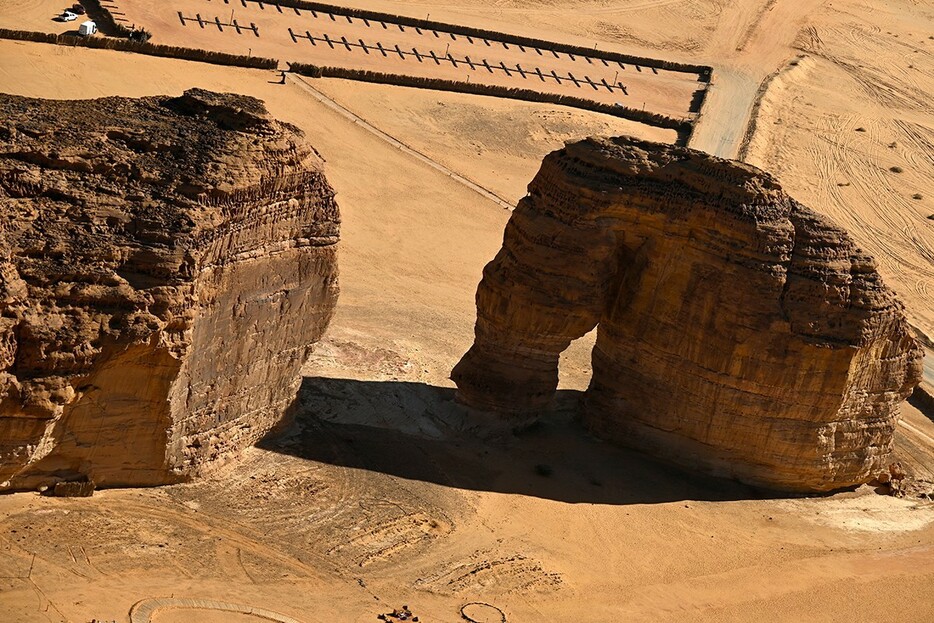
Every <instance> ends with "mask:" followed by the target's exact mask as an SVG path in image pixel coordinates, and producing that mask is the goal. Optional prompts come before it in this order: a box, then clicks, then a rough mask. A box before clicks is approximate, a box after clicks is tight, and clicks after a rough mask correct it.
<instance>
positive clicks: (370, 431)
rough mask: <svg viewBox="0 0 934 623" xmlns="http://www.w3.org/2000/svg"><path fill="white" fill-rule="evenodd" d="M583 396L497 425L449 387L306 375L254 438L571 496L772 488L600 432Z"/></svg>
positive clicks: (305, 451) (636, 497) (337, 460)
mask: <svg viewBox="0 0 934 623" xmlns="http://www.w3.org/2000/svg"><path fill="white" fill-rule="evenodd" d="M579 398H580V392H576V391H561V392H559V393H558V396H557V397H556V400H555V403H554V406H553V408H552V409H550V410H549V411H548V412H546V413H544V414H543V415H542V417H541V419H540V421H539V423H538V424H536V425H534V426H533V427H531V428H529V429H526V430H524V431H522V432H520V433H513V432H510V431H508V430H501V431H500V432H499V433H496V434H494V433H491V432H490V430H489V428H488V427H484V426H480V425H477V423H476V420H475V419H474V417H475V415H474V414H471V413H470V412H469V410H467V409H465V408H464V407H462V406H460V405H459V404H457V403H456V402H455V401H454V390H453V389H448V388H442V387H434V386H430V385H425V384H423V383H409V382H397V381H358V380H351V379H338V378H324V377H313V378H305V379H303V382H302V386H301V389H300V391H299V396H298V399H297V401H296V404H295V405H294V407H293V409H292V418H293V419H292V420H291V423H290V424H289V425H288V426H286V427H285V428H284V429H283V428H281V427H280V429H278V431H277V432H276V433H275V434H271V435H269V436H267V437H266V438H265V439H263V440H261V441H260V442H259V444H257V445H258V446H259V447H261V448H264V449H267V450H271V451H275V452H280V453H285V454H289V455H292V456H296V457H299V458H302V459H307V460H309V461H319V462H323V463H327V464H331V465H337V466H343V467H347V468H354V469H361V470H369V471H374V472H380V473H384V474H390V475H393V476H397V477H400V478H406V479H410V480H416V481H422V482H430V483H435V484H439V485H443V486H448V487H456V488H460V489H469V490H477V491H489V492H499V493H511V494H521V495H528V496H534V497H539V498H547V499H552V500H559V501H562V502H571V503H578V502H587V503H594V504H652V503H660V502H673V501H679V500H709V501H722V500H737V499H760V498H764V497H770V495H771V494H769V493H764V492H760V491H757V490H754V489H752V488H749V487H746V486H743V485H741V484H739V483H737V482H734V481H731V480H724V479H718V478H710V477H703V476H699V475H696V474H691V473H688V472H685V471H681V470H677V469H674V468H671V467H669V466H667V465H663V464H660V463H657V462H655V461H653V460H652V459H651V458H649V457H647V456H645V455H643V454H640V453H639V452H635V451H631V450H625V449H620V448H616V447H613V446H610V445H609V444H605V443H602V442H600V441H599V440H597V439H595V438H594V437H592V436H590V435H589V434H588V433H587V431H586V430H585V428H584V427H583V426H582V425H581V424H580V423H579V422H578V421H577V420H576V418H575V414H576V412H577V405H578V401H579Z"/></svg>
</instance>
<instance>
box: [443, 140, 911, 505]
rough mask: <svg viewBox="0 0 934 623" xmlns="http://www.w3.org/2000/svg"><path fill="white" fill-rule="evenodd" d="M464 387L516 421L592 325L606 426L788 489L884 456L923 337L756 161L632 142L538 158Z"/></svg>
mask: <svg viewBox="0 0 934 623" xmlns="http://www.w3.org/2000/svg"><path fill="white" fill-rule="evenodd" d="M477 310H478V311H477V324H476V340H475V342H474V345H473V347H472V348H471V349H470V351H469V352H468V353H467V354H466V355H465V356H464V358H463V359H462V360H461V361H460V363H459V364H458V365H457V366H456V367H455V368H454V371H453V375H452V378H453V379H454V381H455V382H456V383H457V385H458V396H459V398H460V400H462V401H463V402H465V403H467V404H468V405H471V406H474V407H477V408H480V409H484V410H492V411H499V412H502V413H503V414H504V416H505V417H511V418H515V419H516V420H517V421H519V420H524V419H527V418H528V417H530V416H531V417H534V415H535V413H536V412H537V411H539V410H541V409H543V408H545V407H546V406H547V404H548V402H549V400H550V399H551V397H552V395H553V393H554V391H555V387H556V384H557V364H558V355H559V354H560V353H561V352H562V351H563V350H564V349H565V348H567V347H568V345H569V344H570V342H571V341H572V340H574V339H576V338H578V337H580V336H582V335H584V334H585V333H587V332H588V331H590V330H591V329H592V328H593V327H594V326H598V327H599V328H598V334H597V341H596V345H595V347H594V351H593V379H592V382H591V384H590V387H589V389H588V390H587V393H586V398H585V404H584V408H583V418H584V421H585V422H586V423H587V425H588V426H589V427H590V428H591V429H592V430H593V431H594V432H595V433H596V434H597V435H599V436H600V437H603V438H605V439H608V440H612V441H614V442H617V443H621V444H626V445H630V446H635V447H637V448H641V449H644V450H646V451H647V452H651V453H653V454H657V455H659V456H662V457H665V458H667V459H670V460H672V461H674V462H677V463H679V464H682V465H684V466H688V467H691V468H701V469H704V470H706V471H710V472H713V473H717V474H721V475H726V476H731V477H735V478H738V479H741V480H743V481H746V482H749V483H753V484H757V485H762V486H766V487H771V488H776V489H781V490H788V491H825V490H832V489H837V488H840V487H844V486H849V485H853V484H856V483H860V482H865V481H867V480H869V479H871V478H872V477H873V475H874V474H877V473H878V472H880V471H881V470H883V469H884V468H885V467H887V464H888V463H887V462H888V461H890V454H891V451H892V447H893V435H894V431H895V426H896V422H897V419H898V405H899V403H900V402H901V401H902V400H903V399H904V398H905V397H906V396H908V395H909V394H910V393H911V391H912V388H913V387H914V386H915V385H917V384H918V382H919V380H920V375H921V350H920V348H919V346H918V344H917V343H916V342H915V340H914V338H913V337H912V335H911V333H910V331H909V327H908V324H907V322H906V320H905V316H904V314H903V309H902V306H901V304H900V303H899V301H898V300H897V299H896V297H895V296H894V293H893V292H892V291H891V290H889V289H887V288H886V287H885V286H884V285H883V283H882V281H881V279H880V277H879V275H878V273H877V272H876V269H875V265H874V262H873V260H872V258H871V257H869V256H868V255H867V254H866V253H864V252H862V251H861V250H860V249H859V248H857V246H856V245H855V244H854V243H853V241H852V240H851V238H850V237H849V235H848V234H847V233H846V232H845V231H843V230H842V229H840V228H839V227H836V226H835V225H833V224H832V223H831V222H830V221H829V220H828V219H826V218H824V217H821V216H819V215H817V214H816V213H814V212H812V211H811V210H809V209H808V208H806V207H804V206H802V205H801V204H799V203H798V202H796V201H795V200H794V199H792V198H791V197H789V196H788V195H787V194H785V193H784V192H783V191H782V189H781V188H780V186H779V185H778V184H777V182H776V181H775V180H774V179H773V178H772V177H770V176H769V175H768V174H766V173H764V172H762V171H760V170H758V169H756V168H755V167H752V166H749V165H745V164H741V163H737V162H730V161H727V160H722V159H719V158H715V157H713V156H709V155H706V154H703V153H701V152H697V151H693V150H688V149H683V148H678V147H672V146H670V145H662V144H655V143H648V142H643V141H638V140H635V139H628V138H612V139H610V138H592V139H587V140H584V141H581V142H577V143H572V144H568V145H567V146H566V148H565V149H562V150H560V151H557V152H554V153H552V154H550V155H549V156H547V157H546V158H545V160H544V163H543V164H542V168H541V170H540V172H539V174H538V175H537V176H536V177H535V179H534V180H533V181H532V183H531V184H530V186H529V194H528V195H527V196H526V197H525V198H524V199H523V200H522V201H521V202H520V203H519V206H518V207H517V209H516V211H515V213H514V214H513V216H512V218H511V219H510V221H509V223H508V225H507V226H506V232H505V237H504V243H503V247H502V250H501V251H500V252H499V254H498V255H497V256H496V258H495V259H494V260H493V261H492V262H491V263H490V264H489V265H487V267H486V269H485V270H484V275H483V281H482V282H481V284H480V287H479V290H478V292H477Z"/></svg>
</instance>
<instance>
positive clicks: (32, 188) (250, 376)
mask: <svg viewBox="0 0 934 623" xmlns="http://www.w3.org/2000/svg"><path fill="white" fill-rule="evenodd" d="M0 109H2V111H3V114H2V118H3V122H2V125H0V144H2V155H0V207H2V213H3V215H4V217H5V220H4V222H3V231H2V233H3V235H4V238H5V243H4V246H3V255H2V257H0V261H2V274H0V345H2V347H0V396H2V402H0V490H2V489H22V488H27V487H36V486H42V485H52V484H55V483H57V482H62V481H91V482H94V483H96V485H97V486H98V487H100V486H121V485H152V484H159V483H167V482H176V481H180V480H186V479H188V478H190V477H191V476H192V475H194V474H197V473H199V472H200V471H202V470H203V469H204V468H205V467H206V466H208V465H209V464H211V463H212V462H215V461H217V460H219V459H224V458H226V457H228V456H230V455H233V454H235V453H236V452H237V451H238V450H240V449H241V448H243V447H244V446H245V445H248V444H251V443H252V442H254V441H255V440H256V439H258V438H259V437H260V436H261V435H263V434H264V433H265V432H267V431H268V430H269V428H270V427H271V426H272V425H273V424H274V423H275V422H276V421H278V420H279V419H280V417H281V416H282V413H283V412H284V410H285V409H286V407H287V406H288V405H289V404H290V403H291V401H292V400H293V399H294V396H295V391H296V389H297V386H298V383H299V368H300V367H301V365H302V363H303V362H304V361H305V359H306V357H307V355H308V353H309V349H310V347H311V345H312V344H314V342H316V341H317V340H318V339H319V338H320V336H321V335H322V333H323V331H324V329H325V327H326V326H327V324H328V321H329V320H330V317H331V314H332V312H333V308H334V305H335V302H336V298H337V292H338V288H337V264H336V257H335V243H336V242H337V239H338V233H339V222H340V218H339V214H338V209H337V205H336V203H335V202H334V198H333V197H334V192H333V190H332V189H331V187H330V185H329V184H328V182H327V180H326V179H325V177H324V174H323V172H322V161H321V159H320V157H319V156H318V155H317V153H316V152H315V151H314V150H313V149H312V148H311V147H310V146H309V145H308V144H307V143H306V142H305V141H304V139H303V135H302V133H301V132H300V131H299V130H298V129H297V128H295V127H293V126H290V125H288V124H283V123H279V122H277V121H275V120H273V119H272V118H270V116H269V115H268V114H267V112H266V109H265V108H264V106H263V104H262V103H261V102H260V101H259V100H256V99H254V98H250V97H245V96H235V95H219V94H215V93H211V92H207V91H199V90H192V91H188V92H186V93H185V94H184V95H182V96H180V97H175V98H169V97H151V98H143V99H138V100H134V99H125V98H106V99H100V100H81V101H52V100H35V99H27V98H21V97H12V96H5V97H3V98H2V100H0Z"/></svg>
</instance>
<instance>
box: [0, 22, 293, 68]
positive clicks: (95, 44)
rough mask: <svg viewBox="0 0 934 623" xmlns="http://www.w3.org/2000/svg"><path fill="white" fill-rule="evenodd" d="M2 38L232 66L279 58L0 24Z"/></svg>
mask: <svg viewBox="0 0 934 623" xmlns="http://www.w3.org/2000/svg"><path fill="white" fill-rule="evenodd" d="M0 39H15V40H17V41H37V42H39V43H54V44H56V45H72V46H81V47H86V48H98V49H103V50H119V51H122V52H136V53H138V54H146V55H149V56H162V57H166V58H179V59H183V60H186V61H199V62H202V63H212V64H214V65H228V66H232V67H248V68H250V69H276V68H277V67H278V66H279V61H278V60H276V59H274V58H262V57H259V56H240V55H237V54H225V53H223V52H212V51H210V50H197V49H194V48H180V47H177V46H174V45H160V44H157V43H143V42H140V41H131V40H129V39H115V38H112V37H81V36H77V35H56V34H54V33H48V32H33V31H28V30H10V29H7V28H0Z"/></svg>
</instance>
